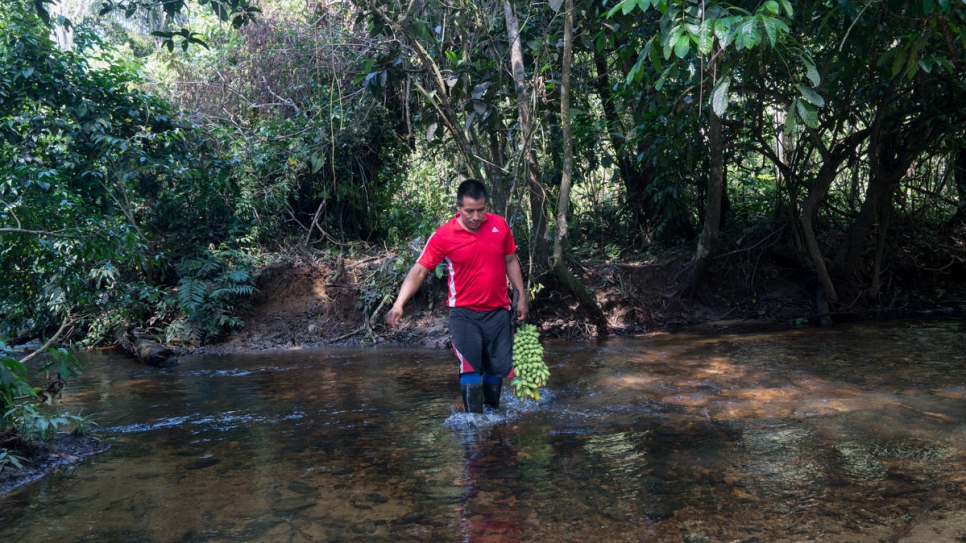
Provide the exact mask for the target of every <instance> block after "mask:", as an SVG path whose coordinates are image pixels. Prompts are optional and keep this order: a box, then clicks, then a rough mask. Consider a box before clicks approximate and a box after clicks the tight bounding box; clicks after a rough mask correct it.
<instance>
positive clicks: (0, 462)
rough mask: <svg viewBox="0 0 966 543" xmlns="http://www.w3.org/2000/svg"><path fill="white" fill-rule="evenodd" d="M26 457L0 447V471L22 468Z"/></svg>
mask: <svg viewBox="0 0 966 543" xmlns="http://www.w3.org/2000/svg"><path fill="white" fill-rule="evenodd" d="M26 461H27V459H26V458H24V457H22V456H20V455H18V454H16V453H14V452H11V451H9V450H7V449H0V473H2V472H3V470H5V469H10V468H11V467H12V468H13V469H23V465H24V463H25V462H26Z"/></svg>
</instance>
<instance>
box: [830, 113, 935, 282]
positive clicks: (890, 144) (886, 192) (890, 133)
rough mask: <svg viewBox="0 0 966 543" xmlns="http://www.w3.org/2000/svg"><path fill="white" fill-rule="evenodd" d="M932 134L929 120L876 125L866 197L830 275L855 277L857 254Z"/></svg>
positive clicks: (843, 277)
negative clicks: (900, 129)
mask: <svg viewBox="0 0 966 543" xmlns="http://www.w3.org/2000/svg"><path fill="white" fill-rule="evenodd" d="M917 126H918V128H917ZM934 133H935V131H934V129H933V127H932V126H930V125H929V122H928V121H924V122H922V123H915V124H913V125H909V126H908V127H907V128H905V129H904V130H902V131H901V132H900V131H899V127H895V128H892V129H884V128H882V127H877V129H876V130H875V131H874V132H873V135H872V137H871V138H870V144H869V170H870V172H869V185H868V187H867V188H866V192H865V200H863V202H862V206H861V208H860V209H859V213H858V215H857V216H856V218H855V220H854V221H853V222H852V225H851V226H850V227H849V230H848V232H847V233H846V235H845V238H844V239H843V241H842V244H841V245H840V246H839V250H838V253H837V254H836V255H835V260H833V261H832V266H831V270H830V271H831V275H832V277H833V278H835V279H838V280H840V281H843V282H845V283H848V282H850V281H853V280H854V279H855V274H856V271H857V268H858V264H859V256H860V255H861V253H862V249H863V248H864V247H865V243H866V240H868V238H869V235H870V234H871V233H872V232H873V230H874V229H875V228H876V227H877V224H878V220H879V219H880V217H883V216H884V213H885V208H886V207H887V206H891V205H892V198H893V195H894V194H895V190H896V188H897V187H898V186H899V182H900V181H901V180H902V178H903V177H905V175H906V172H907V171H908V169H909V167H910V166H911V165H912V163H913V162H914V161H915V159H916V158H917V157H918V156H919V155H920V154H922V152H923V151H924V150H925V149H927V148H928V147H929V145H931V144H932V141H933V139H934V138H933V134H934ZM903 136H905V137H903Z"/></svg>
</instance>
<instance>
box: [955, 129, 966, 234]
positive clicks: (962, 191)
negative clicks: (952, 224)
mask: <svg viewBox="0 0 966 543" xmlns="http://www.w3.org/2000/svg"><path fill="white" fill-rule="evenodd" d="M954 167H955V170H954V171H953V180H954V181H955V182H956V196H958V197H959V203H958V204H957V206H958V207H957V208H956V216H955V220H957V221H966V147H960V148H959V149H957V150H956V158H955V166H954Z"/></svg>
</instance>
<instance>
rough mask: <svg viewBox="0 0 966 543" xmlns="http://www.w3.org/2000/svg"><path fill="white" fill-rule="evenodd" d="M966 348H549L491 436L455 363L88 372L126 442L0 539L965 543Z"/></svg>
mask: <svg viewBox="0 0 966 543" xmlns="http://www.w3.org/2000/svg"><path fill="white" fill-rule="evenodd" d="M964 338H966V320H961V319H960V320H943V321H923V320H920V321H903V322H891V323H875V324H864V325H863V324H857V325H843V326H838V327H835V328H831V329H811V328H810V329H786V330H779V331H774V332H766V333H753V334H725V335H716V336H702V335H690V334H668V335H654V336H648V337H641V338H618V339H613V340H609V341H607V342H605V343H602V344H594V343H570V342H562V341H561V342H556V341H554V342H544V343H545V347H546V349H547V360H548V364H549V366H550V369H551V372H552V376H551V382H550V384H549V386H548V387H547V389H546V391H545V393H544V394H543V397H542V398H541V400H540V401H539V402H532V401H531V402H526V403H521V402H519V401H517V400H516V399H514V398H512V397H511V396H510V394H509V392H508V390H504V397H503V400H504V401H503V404H504V405H503V406H501V408H500V410H498V411H495V412H488V413H487V414H485V415H484V416H482V417H473V416H469V415H464V414H462V413H460V411H461V407H460V401H459V394H458V386H457V383H456V375H455V371H456V365H455V363H454V362H453V360H452V358H451V355H450V353H449V352H447V351H441V350H430V349H425V348H406V347H400V346H378V347H372V348H355V349H322V350H296V351H284V352H270V353H260V354H246V355H231V356H199V357H192V358H182V359H181V363H180V366H179V367H178V368H173V369H154V368H148V367H145V366H142V365H139V364H138V363H136V362H132V361H130V360H128V359H126V358H123V357H120V356H118V355H114V354H104V353H100V354H98V353H95V354H84V355H83V357H82V362H83V364H84V366H85V373H84V376H83V378H82V379H80V381H79V382H75V383H72V384H71V385H70V388H69V389H68V390H67V391H66V394H65V397H64V404H63V407H64V408H65V409H67V410H69V411H71V412H75V413H76V412H78V411H80V412H81V413H82V414H84V415H93V416H94V417H95V419H96V420H97V422H98V424H99V427H98V428H97V430H96V435H98V436H99V437H100V438H102V439H104V440H106V441H108V442H109V443H110V444H111V448H110V450H108V451H107V452H106V453H104V454H101V455H99V456H96V457H92V458H88V459H86V460H84V461H83V462H82V463H80V464H79V465H78V466H76V467H74V468H71V469H65V470H62V471H61V472H60V473H58V474H56V475H54V476H51V477H48V478H46V479H43V480H41V481H39V482H37V483H34V484H32V485H29V486H26V487H22V488H20V489H18V490H17V491H15V492H14V493H12V494H11V495H8V496H7V497H5V498H2V499H0V541H2V542H4V543H13V542H21V541H22V542H31V543H38V542H45V541H52V542H75V541H76V542H80V541H89V542H120V541H125V542H141V541H143V542H202V541H204V542H223V541H224V542H228V541H232V542H243V541H248V542H290V541H293V542H303V541H304V542H308V541H331V542H336V541H413V542H449V541H453V542H456V541H460V542H464V541H466V542H514V541H536V542H543V541H573V542H588V541H602V542H609V541H642V542H650V541H654V542H664V541H668V542H672V541H673V542H678V541H680V542H686V543H703V542H707V543H711V542H735V541H741V542H767V543H770V542H784V541H789V542H791V541H795V542H799V541H830V542H853V541H854V542H865V541H874V542H880V541H887V542H899V541H903V542H908V543H913V542H927V541H928V542H942V541H949V542H954V541H966V339H964ZM507 388H509V387H507Z"/></svg>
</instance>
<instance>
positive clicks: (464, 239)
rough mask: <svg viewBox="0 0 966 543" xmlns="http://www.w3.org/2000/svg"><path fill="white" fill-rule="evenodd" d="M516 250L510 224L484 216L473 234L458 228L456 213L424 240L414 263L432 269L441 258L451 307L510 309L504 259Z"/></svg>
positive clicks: (492, 215)
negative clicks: (423, 244)
mask: <svg viewBox="0 0 966 543" xmlns="http://www.w3.org/2000/svg"><path fill="white" fill-rule="evenodd" d="M516 250H517V245H516V243H515V242H514V240H513V234H512V233H511V232H510V225H508V224H507V222H506V221H505V220H503V217H501V216H499V215H494V214H492V213H487V214H486V216H485V217H484V218H483V223H482V224H481V225H480V228H479V229H478V230H477V231H476V233H475V234H473V233H471V232H469V231H467V230H466V229H465V228H463V227H462V226H460V223H459V213H457V214H456V216H455V217H453V218H452V219H450V220H449V221H448V222H446V224H444V225H442V226H440V227H439V228H437V229H436V231H435V232H433V235H431V236H429V239H428V240H426V247H425V248H424V249H423V253H422V254H421V255H419V259H418V260H417V262H419V263H420V264H422V265H423V266H425V267H426V268H427V269H430V270H432V269H433V268H435V267H436V266H437V265H438V264H439V263H440V262H442V261H443V260H444V259H445V260H446V269H447V271H448V272H449V297H448V299H447V301H446V303H447V305H449V306H450V307H465V308H468V309H474V310H477V311H492V310H494V309H497V308H500V307H502V308H506V309H509V308H510V298H509V296H507V277H506V257H507V255H509V254H513V253H514V252H515V251H516Z"/></svg>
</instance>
